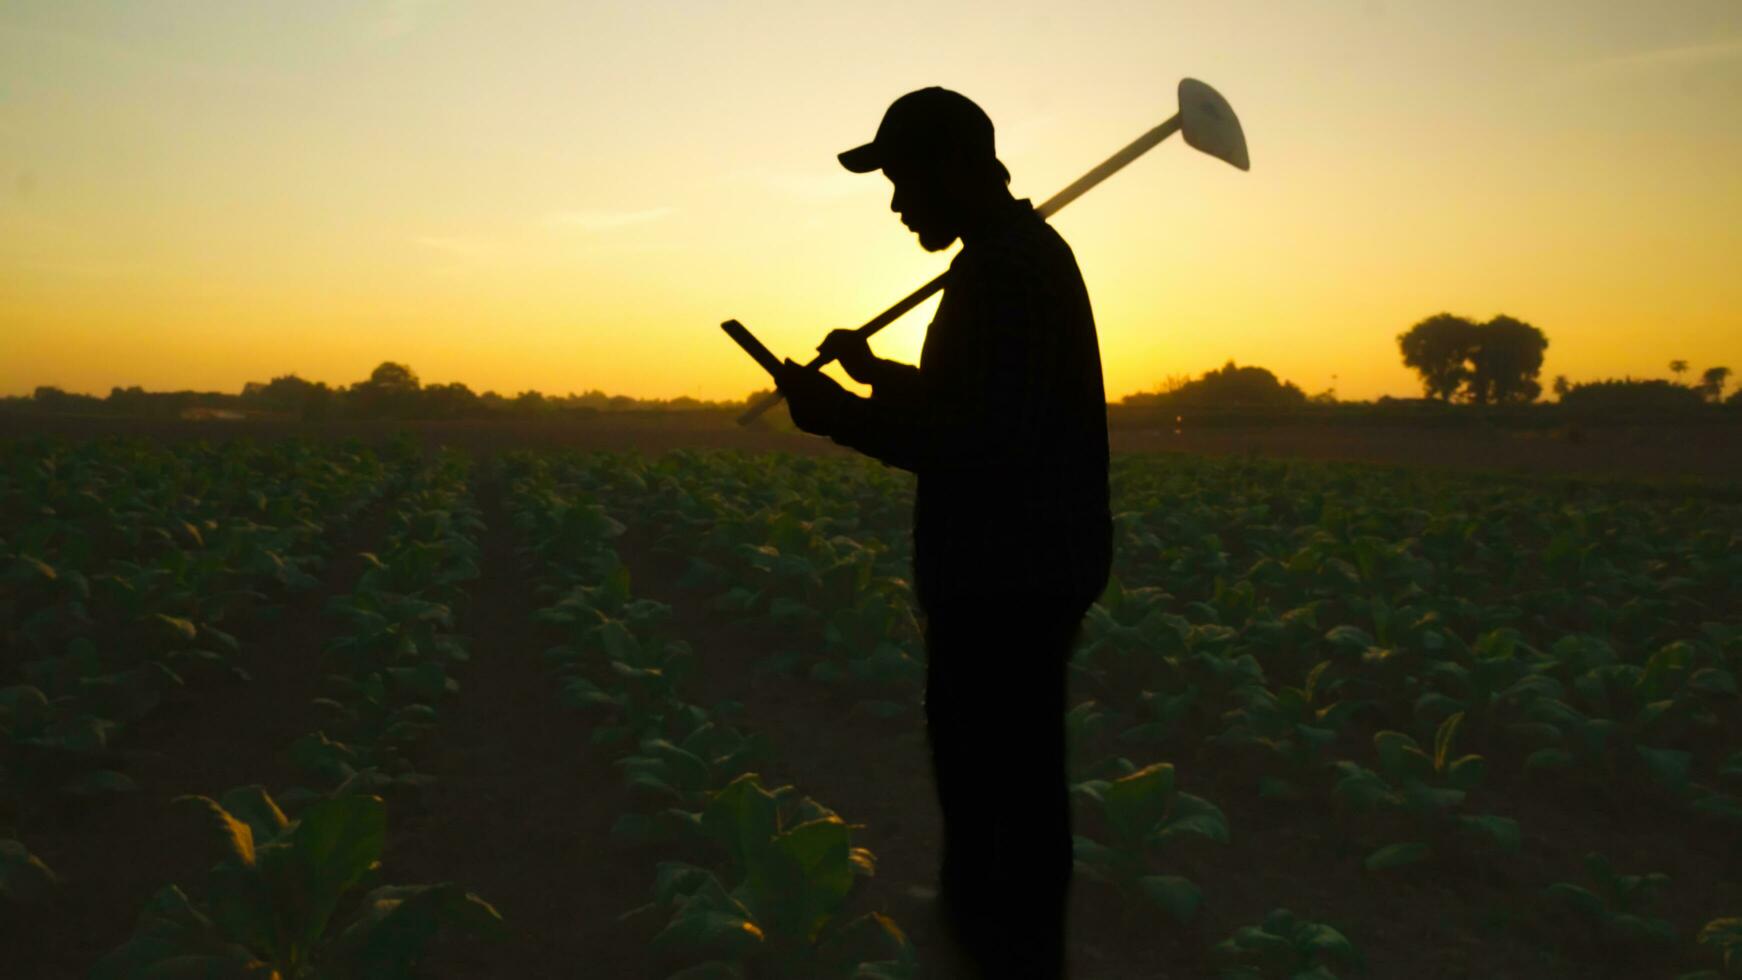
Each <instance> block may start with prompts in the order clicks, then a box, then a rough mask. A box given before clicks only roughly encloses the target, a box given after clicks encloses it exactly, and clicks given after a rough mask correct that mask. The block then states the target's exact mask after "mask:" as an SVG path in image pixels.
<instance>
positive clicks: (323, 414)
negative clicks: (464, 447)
mask: <svg viewBox="0 0 1742 980" xmlns="http://www.w3.org/2000/svg"><path fill="white" fill-rule="evenodd" d="M762 394H764V392H752V393H751V394H750V395H749V396H747V397H746V399H744V400H740V401H704V400H701V399H696V398H689V397H683V396H680V397H677V398H631V397H629V396H627V395H608V394H606V393H605V392H602V391H596V390H595V391H587V392H583V393H581V394H578V395H577V394H572V393H571V394H568V395H546V394H544V393H542V392H538V391H523V392H520V393H518V394H516V395H512V396H505V395H499V394H497V393H496V392H494V391H485V392H482V393H479V392H474V391H472V389H470V388H469V387H467V386H466V385H465V384H462V383H461V382H458V381H453V382H447V383H441V384H424V383H422V382H421V381H420V380H419V379H418V376H417V372H415V371H413V370H412V369H411V368H410V367H409V366H408V365H405V364H401V363H399V362H396V361H384V362H382V363H381V364H380V365H379V366H378V367H376V368H375V370H374V371H372V372H370V374H369V377H368V378H367V379H365V380H362V381H357V382H354V383H352V384H350V385H339V386H332V385H328V384H327V383H326V382H324V381H308V380H305V379H303V378H300V377H297V376H296V375H295V374H286V375H281V376H279V377H276V378H273V379H272V380H271V381H250V382H248V383H247V384H246V385H244V386H243V387H242V391H241V392H240V393H239V394H230V393H226V392H216V391H145V390H144V389H142V388H140V387H138V386H134V387H130V388H120V387H117V388H112V389H110V391H109V395H108V397H106V398H99V397H97V396H95V395H81V394H75V393H71V392H66V391H62V390H61V389H59V388H55V387H51V386H42V387H39V388H37V389H36V390H35V392H34V393H32V394H31V395H29V396H26V397H13V398H5V399H0V408H6V409H11V410H13V411H42V412H49V413H54V414H87V415H122V416H127V417H133V418H185V417H190V416H192V417H199V416H205V417H219V418H222V417H226V416H231V417H234V416H250V417H260V416H268V417H287V418H298V419H306V420H310V421H320V420H327V419H404V420H408V421H409V420H426V419H490V418H522V419H526V418H558V417H570V418H573V417H581V416H589V415H597V414H601V413H607V412H627V411H643V412H645V411H657V412H673V411H687V410H695V409H733V408H738V409H742V408H743V407H745V405H746V403H747V402H748V401H749V400H750V399H754V398H758V397H760V396H761V395H762Z"/></svg>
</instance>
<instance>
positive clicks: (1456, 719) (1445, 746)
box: [1434, 711, 1464, 772]
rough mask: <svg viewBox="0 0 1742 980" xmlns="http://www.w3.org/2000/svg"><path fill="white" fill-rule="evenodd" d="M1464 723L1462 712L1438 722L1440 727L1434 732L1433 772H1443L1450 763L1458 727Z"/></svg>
mask: <svg viewBox="0 0 1742 980" xmlns="http://www.w3.org/2000/svg"><path fill="white" fill-rule="evenodd" d="M1463 723H1464V713H1463V712H1462V711H1460V712H1458V713H1456V714H1454V715H1451V716H1450V717H1448V718H1446V720H1445V721H1442V722H1440V727H1439V729H1438V730H1437V731H1435V732H1434V771H1435V772H1445V771H1446V766H1447V765H1448V764H1449V763H1450V762H1451V757H1452V743H1453V741H1454V740H1455V739H1456V738H1457V737H1458V726H1459V725H1462V724H1463Z"/></svg>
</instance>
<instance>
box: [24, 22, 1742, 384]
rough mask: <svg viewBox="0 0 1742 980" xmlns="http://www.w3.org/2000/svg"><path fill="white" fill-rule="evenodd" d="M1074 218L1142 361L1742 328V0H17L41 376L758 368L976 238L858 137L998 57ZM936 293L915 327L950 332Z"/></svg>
mask: <svg viewBox="0 0 1742 980" xmlns="http://www.w3.org/2000/svg"><path fill="white" fill-rule="evenodd" d="M1188 75H1189V76H1193V77H1197V78H1201V79H1203V80H1204V81H1207V82H1209V83H1210V84H1211V85H1214V86H1215V87H1216V88H1218V89H1219V90H1220V91H1221V92H1222V93H1223V94H1224V95H1225V96H1226V97H1227V98H1228V99H1229V101H1230V102H1231V103H1232V104H1233V106H1234V108H1235V109H1236V111H1237V112H1238V113H1239V115H1240V117H1241V120H1242V122H1243V124H1244V126H1245V129H1246V133H1247V139H1248V143H1249V145H1250V148H1251V155H1252V170H1251V172H1250V173H1244V174H1243V173H1240V172H1238V171H1235V170H1233V169H1232V168H1229V167H1227V166H1226V165H1224V164H1221V163H1219V162H1216V161H1213V160H1211V159H1209V158H1207V157H1204V156H1202V155H1200V154H1197V153H1195V152H1194V151H1192V150H1190V149H1189V148H1187V147H1186V146H1185V144H1184V143H1183V142H1182V141H1180V140H1178V139H1177V138H1175V139H1172V140H1169V141H1168V142H1167V143H1164V144H1163V145H1162V146H1160V147H1158V148H1157V149H1155V150H1153V151H1151V152H1150V154H1149V155H1148V156H1146V157H1144V158H1143V159H1141V160H1139V161H1138V162H1137V163H1135V164H1133V165H1132V166H1131V167H1129V168H1127V169H1126V170H1125V171H1123V172H1121V173H1120V174H1118V175H1116V176H1115V177H1113V178H1112V179H1110V180H1109V181H1108V182H1107V183H1105V184H1103V185H1102V186H1101V187H1099V188H1097V189H1095V190H1094V191H1092V192H1091V193H1090V194H1089V195H1087V196H1085V197H1084V198H1082V199H1081V200H1079V201H1078V202H1076V203H1075V204H1073V205H1071V206H1070V207H1069V208H1068V209H1066V210H1065V211H1063V212H1061V213H1060V214H1059V215H1057V216H1056V217H1055V218H1054V219H1053V224H1054V226H1055V227H1057V228H1058V229H1059V231H1060V232H1061V233H1062V234H1063V235H1064V236H1065V238H1066V239H1067V240H1068V241H1069V242H1070V243H1071V245H1072V247H1073V248H1074V249H1075V251H1076V254H1077V259H1078V263H1079V265H1080V266H1081V267H1082V270H1083V274H1084V278H1085V280H1086V281H1087V283H1088V286H1089V293H1090V297H1091V299H1092V301H1093V303H1094V308H1095V314H1096V320H1097V323H1098V325H1099V329H1100V335H1101V343H1102V350H1103V359H1104V362H1105V370H1106V382H1107V392H1108V395H1109V397H1111V398H1117V397H1119V396H1121V395H1124V394H1127V393H1130V392H1133V391H1138V390H1142V389H1145V388H1149V387H1153V386H1154V385H1155V384H1156V383H1157V382H1159V381H1160V380H1162V379H1163V378H1165V377H1166V376H1168V375H1170V374H1176V373H1184V372H1191V373H1194V374H1195V373H1198V372H1201V371H1203V370H1205V369H1208V368H1211V367H1215V366H1218V365H1219V364H1221V363H1222V362H1223V361H1224V360H1226V359H1228V358H1234V359H1236V360H1238V361H1240V362H1241V363H1257V364H1262V365H1264V366H1267V367H1270V368H1271V369H1273V370H1275V371H1276V372H1277V373H1278V374H1279V375H1281V376H1282V377H1284V378H1287V379H1290V380H1293V381H1295V382H1297V383H1298V384H1300V385H1301V386H1302V387H1303V388H1305V389H1307V390H1308V391H1309V392H1312V391H1319V390H1322V389H1323V388H1325V387H1327V386H1329V385H1331V384H1332V376H1333V375H1335V376H1336V382H1335V384H1336V388H1337V390H1338V393H1339V395H1341V396H1343V397H1349V398H1370V397H1374V396H1377V395H1380V394H1388V393H1389V394H1394V395H1413V394H1418V393H1419V386H1418V384H1417V383H1416V381H1415V380H1414V377H1413V375H1412V374H1410V373H1409V372H1408V371H1406V370H1405V369H1404V368H1403V367H1402V366H1401V363H1400V361H1399V358H1398V353H1397V344H1396V340H1395V338H1396V335H1397V334H1398V333H1399V332H1400V331H1402V330H1404V329H1406V328H1407V327H1408V326H1409V325H1410V324H1412V323H1414V322H1415V321H1417V320H1419V319H1421V318H1423V317H1426V316H1429V315H1431V314H1434V313H1437V312H1440V311H1442V310H1449V311H1451V312H1454V313H1460V314H1464V315H1467V316H1470V317H1473V318H1478V319H1486V318H1488V317H1490V316H1492V315H1494V314H1496V313H1502V312H1503V313H1507V314H1510V315H1512V316H1516V317H1519V318H1521V319H1524V320H1526V321H1528V322H1530V323H1533V324H1535V325H1536V326H1538V327H1540V328H1542V329H1543V331H1544V332H1545V333H1547V335H1548V337H1549V341H1550V346H1549V349H1548V353H1547V359H1546V363H1545V365H1544V369H1543V381H1544V387H1545V388H1546V387H1547V382H1548V380H1549V379H1551V378H1552V377H1553V376H1554V375H1556V374H1566V375H1568V376H1570V377H1571V378H1573V379H1574V380H1582V379H1589V378H1596V377H1604V376H1619V375H1624V374H1631V375H1633V376H1635V377H1645V376H1658V377H1662V376H1668V368H1667V365H1668V362H1669V360H1670V359H1672V358H1682V359H1685V360H1687V361H1689V362H1690V363H1691V365H1692V366H1693V368H1694V371H1695V373H1697V372H1698V371H1699V370H1701V369H1703V368H1704V367H1707V366H1711V365H1714V364H1725V365H1729V366H1732V367H1735V368H1737V369H1738V370H1739V371H1742V272H1739V271H1738V269H1739V267H1742V261H1739V258H1738V257H1739V256H1742V4H1738V3H1736V2H1735V0H1676V2H1671V3H1661V4H1647V3H1639V2H1636V0H1535V2H1531V3H1518V2H1515V0H1505V2H1501V0H1473V2H1464V3H1458V4H1448V3H1443V2H1437V0H1413V2H1402V0H1389V2H1387V0H1365V2H1360V0H1348V2H1323V3H1279V2H1250V0H1247V2H1224V3H1217V4H1204V3H1189V4H1186V3H1166V2H1158V0H1144V2H1135V0H1133V2H1119V3H1110V2H1100V3H1093V2H1091V3H1085V4H1064V3H1059V2H1056V0H1054V2H1051V3H1045V4H1042V3H1028V2H1000V3H996V4H991V3H987V4H945V3H936V2H898V3H882V4H878V5H862V4H861V5H846V4H799V3H702V2H677V0H642V2H634V3H612V4H603V3H592V4H575V3H557V2H549V3H513V4H485V3H464V2H459V0H447V2H444V0H387V2H373V3H352V2H338V0H322V2H299V3H281V4H235V3H229V2H219V0H211V2H168V0H166V2H156V3H151V4H126V3H90V2H69V0H54V2H50V0H12V2H9V3H8V4H6V6H5V7H4V8H0V393H5V394H17V393H26V392H28V391H30V390H31V389H32V388H34V387H35V386H36V385H39V384H55V385H60V386H62V387H65V388H67V389H69V390H75V391H86V392H93V393H98V394H102V393H106V392H107V391H108V389H109V388H110V387H111V386H114V385H132V384H141V385H144V386H145V387H147V388H152V389H179V388H198V389H218V390H227V391H234V390H238V389H239V388H240V387H241V385H242V383H243V382H244V381H247V380H265V379H267V378H270V377H272V376H274V375H277V374H283V373H287V372H296V373H298V374H300V375H302V376H303V377H305V378H310V379H316V380H325V381H329V382H335V383H346V382H350V381H354V380H357V379H360V378H362V377H364V376H366V375H367V373H368V372H369V370H370V369H371V368H372V367H373V366H374V365H375V364H376V363H378V362H380V361H382V360H387V359H393V360H400V361H404V362H408V363H409V364H411V365H412V366H413V367H414V368H415V369H416V370H417V371H418V373H419V374H420V375H421V376H422V377H423V379H424V380H425V381H447V380H461V381H465V382H466V383H468V384H470V385H471V386H472V387H474V388H475V389H478V390H484V389H495V390H498V391H501V392H503V393H513V392H518V391H521V390H524V389H529V388H536V389H540V390H543V391H546V392H553V393H562V392H568V391H582V390H586V389H590V388H601V389H605V390H607V391H611V392H613V393H625V394H631V395H638V396H663V397H670V396H676V395H685V394H687V395H694V396H698V397H707V398H732V397H739V396H741V395H742V394H744V393H745V392H746V391H749V390H750V389H752V388H756V387H761V386H763V385H764V383H765V379H764V378H762V377H761V376H760V372H759V371H758V369H757V368H756V367H755V366H754V365H752V364H751V363H750V362H749V361H748V359H746V358H745V357H744V356H743V355H742V354H741V353H739V352H738V351H737V349H736V348H735V347H734V346H732V345H731V344H730V342H729V341H727V340H726V339H725V338H724V336H723V335H721V334H720V332H719V330H718V327H717V325H718V323H719V321H721V320H722V319H725V318H727V317H737V318H738V319H741V320H743V321H744V322H745V323H747V324H749V325H750V326H751V327H752V329H754V330H755V331H756V332H757V333H758V334H759V335H760V336H762V337H763V339H764V340H765V341H766V342H767V343H768V344H769V346H771V347H773V348H774V349H775V350H776V351H778V352H780V353H784V354H791V355H793V356H794V357H795V358H799V359H802V357H803V355H804V354H805V353H806V352H808V351H809V350H810V349H811V347H812V346H813V345H814V344H815V343H816V341H817V340H819V339H820V338H821V336H822V335H823V333H825V332H826V331H827V330H828V329H829V328H832V327H836V326H852V325H855V324H857V323H860V322H862V321H863V320H865V319H866V318H868V317H870V316H871V315H872V314H874V313H876V312H878V311H880V310H881V309H883V308H884V307H885V306H887V305H888V304H889V303H891V302H893V301H894V300H896V299H898V298H900V297H901V296H903V295H905V294H906V293H907V292H908V291H909V290H911V289H912V288H913V287H915V286H917V285H919V284H920V283H922V282H924V281H925V280H926V279H928V278H930V277H931V276H933V275H935V274H936V273H937V272H939V271H941V270H942V269H943V268H944V267H945V266H946V265H947V264H948V260H949V255H950V254H953V251H952V252H951V253H945V254H938V253H927V252H924V251H923V250H921V249H920V248H919V247H918V245H917V243H916V241H915V239H914V238H913V236H912V235H911V233H909V232H908V231H907V230H906V229H904V228H903V227H901V225H900V223H899V222H898V221H897V219H896V217H895V216H894V215H893V214H891V213H890V212H889V210H888V205H889V184H888V182H887V181H886V180H885V179H884V178H883V177H882V176H881V175H878V174H868V175H854V174H849V173H846V172H845V171H843V170H842V169H841V168H840V167H839V166H838V165H837V164H836V162H835V158H834V155H835V153H836V152H837V151H839V150H842V149H845V148H847V147H849V146H853V145H856V144H858V143H860V142H863V141H864V140H866V139H868V138H869V137H870V136H871V134H872V132H873V131H874V130H875V128H876V125H877V121H878V119H879V117H880V116H881V114H882V111H883V109H884V108H885V107H886V106H887V105H888V103H889V102H890V101H891V100H892V99H894V98H895V97H896V96H897V95H900V94H901V93H903V92H906V91H908V90H910V89H913V88H918V87H921V86H923V85H929V84H941V85H945V86H947V87H950V88H954V89H956V90H958V91H961V92H963V93H965V94H967V95H969V96H970V97H972V98H973V99H975V100H976V101H977V102H979V103H980V105H981V106H983V107H984V108H985V109H986V111H987V112H988V113H989V114H990V115H991V117H992V119H993V121H994V123H995V124H996V126H997V132H998V147H999V154H1000V156H1001V158H1002V159H1003V160H1004V161H1005V163H1006V164H1007V165H1008V166H1009V168H1010V170H1011V172H1012V174H1013V176H1014V180H1013V182H1012V190H1013V192H1014V193H1016V194H1017V196H1019V197H1028V198H1030V199H1031V200H1032V201H1033V202H1034V203H1037V204H1038V203H1039V202H1040V201H1042V200H1044V199H1045V198H1046V197H1048V196H1049V195H1051V194H1052V193H1053V192H1054V191H1056V190H1058V189H1059V188H1060V187H1062V186H1064V185H1065V184H1067V183H1069V182H1070V181H1071V180H1072V179H1074V178H1076V177H1077V176H1078V175H1080V174H1081V173H1082V172H1083V171H1085V170H1087V169H1088V168H1089V167H1091V166H1093V165H1094V164H1096V163H1098V162H1099V161H1100V160H1101V159H1103V158H1104V157H1105V156H1107V155H1108V154H1110V153H1111V152H1113V151H1114V150H1116V149H1118V148H1119V147H1120V146H1122V145H1124V144H1125V143H1126V142H1128V141H1129V140H1131V139H1133V138H1135V137H1136V136H1137V135H1139V134H1140V133H1142V132H1143V131H1144V130H1146V129H1148V128H1150V127H1151V126H1154V125H1156V124H1157V123H1159V122H1161V121H1162V120H1163V119H1165V118H1167V117H1168V116H1169V115H1171V114H1172V113H1173V111H1174V109H1175V106H1174V104H1173V91H1174V86H1175V85H1176V84H1177V82H1178V80H1179V79H1180V78H1181V77H1182V76H1188ZM934 308H935V300H934V301H932V302H928V303H927V304H926V305H925V306H922V307H921V308H920V309H918V310H916V311H914V312H913V313H910V314H908V316H907V317H905V318H904V319H903V320H901V321H900V322H898V323H897V324H896V325H895V326H893V327H891V328H890V329H888V330H887V331H885V332H884V333H883V334H882V335H880V336H879V338H878V339H877V340H876V341H875V342H874V344H873V346H874V348H875V349H877V350H878V352H879V353H881V354H883V355H885V356H890V357H896V358H900V359H904V360H912V359H914V358H916V357H917V354H918V349H919V343H920V340H921V337H922V336H923V331H924V327H925V324H926V322H927V320H929V318H930V315H931V313H932V311H933V309H934Z"/></svg>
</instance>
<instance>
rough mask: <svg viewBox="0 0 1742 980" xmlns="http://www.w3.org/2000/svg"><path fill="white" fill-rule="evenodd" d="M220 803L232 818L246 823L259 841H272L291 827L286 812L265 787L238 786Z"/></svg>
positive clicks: (227, 791)
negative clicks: (279, 806)
mask: <svg viewBox="0 0 1742 980" xmlns="http://www.w3.org/2000/svg"><path fill="white" fill-rule="evenodd" d="M218 802H219V803H220V804H221V805H222V806H223V808H224V809H225V810H227V811H229V813H230V815H231V816H232V817H234V818H235V819H237V820H241V821H242V822H243V823H246V824H247V825H248V827H249V829H250V830H252V831H253V832H254V839H255V840H257V841H266V840H271V839H272V838H274V837H277V836H278V835H279V834H280V833H282V832H283V831H284V829H285V828H286V827H289V826H290V821H289V820H288V819H286V818H285V816H284V811H282V810H280V809H279V808H278V804H277V803H274V802H273V800H272V797H271V795H270V794H268V793H267V792H266V787H264V786H260V785H253V786H238V787H236V788H235V789H231V790H226V791H225V792H224V795H223V796H221V797H219V798H218Z"/></svg>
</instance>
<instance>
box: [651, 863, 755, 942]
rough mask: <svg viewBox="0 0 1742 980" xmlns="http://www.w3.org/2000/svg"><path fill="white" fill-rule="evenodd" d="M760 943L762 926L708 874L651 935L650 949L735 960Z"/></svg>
mask: <svg viewBox="0 0 1742 980" xmlns="http://www.w3.org/2000/svg"><path fill="white" fill-rule="evenodd" d="M762 943H763V934H762V929H761V927H760V926H758V925H757V924H756V923H755V922H753V921H751V918H750V911H749V910H748V909H746V908H745V907H744V905H743V904H742V903H741V902H739V901H738V900H737V899H734V898H733V897H732V896H730V895H728V894H726V890H725V889H724V888H723V887H721V885H720V882H719V879H717V878H715V877H714V876H713V875H711V874H710V875H708V877H707V880H706V881H704V882H703V883H702V885H701V886H700V887H698V888H697V889H696V891H695V892H694V893H693V894H692V895H691V896H690V897H689V899H688V900H687V901H685V902H684V904H683V906H682V907H680V908H679V909H678V910H677V913H676V914H675V915H673V916H672V919H671V921H670V922H669V923H667V924H666V926H665V928H664V929H662V930H660V932H659V934H658V935H656V936H654V937H653V940H652V943H651V948H652V950H653V952H654V953H656V954H659V955H663V956H682V957H685V958H691V957H719V958H723V959H727V960H735V959H739V958H740V957H744V956H747V955H749V954H750V953H752V952H753V951H755V950H756V949H757V948H758V947H760V946H761V945H762Z"/></svg>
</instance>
